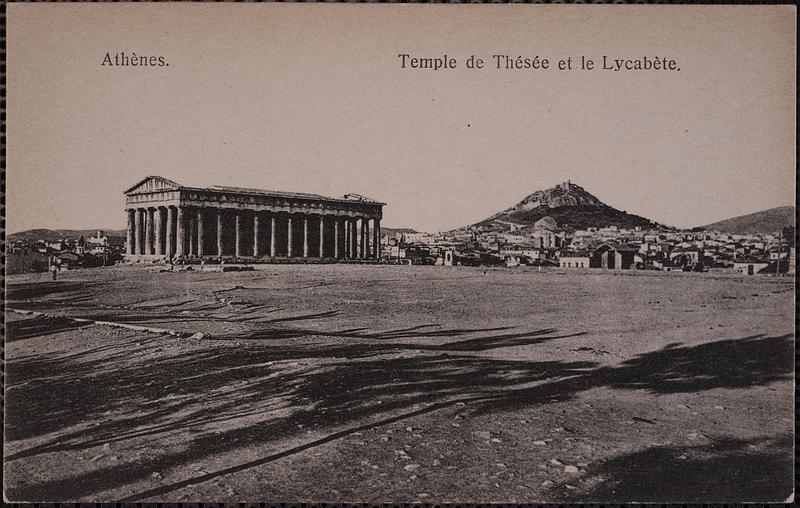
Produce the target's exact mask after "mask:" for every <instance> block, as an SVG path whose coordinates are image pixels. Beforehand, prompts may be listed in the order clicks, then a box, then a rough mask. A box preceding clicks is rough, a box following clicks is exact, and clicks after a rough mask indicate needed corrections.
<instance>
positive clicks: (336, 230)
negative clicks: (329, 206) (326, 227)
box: [333, 217, 339, 259]
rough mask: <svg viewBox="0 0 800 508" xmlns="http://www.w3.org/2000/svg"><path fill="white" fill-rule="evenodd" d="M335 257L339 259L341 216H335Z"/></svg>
mask: <svg viewBox="0 0 800 508" xmlns="http://www.w3.org/2000/svg"><path fill="white" fill-rule="evenodd" d="M333 259H339V217H334V218H333Z"/></svg>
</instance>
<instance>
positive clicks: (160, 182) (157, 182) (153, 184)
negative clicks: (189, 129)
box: [125, 176, 385, 205]
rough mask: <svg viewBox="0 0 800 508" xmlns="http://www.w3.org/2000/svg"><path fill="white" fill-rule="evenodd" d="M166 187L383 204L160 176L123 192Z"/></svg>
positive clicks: (357, 196) (356, 197) (359, 197)
mask: <svg viewBox="0 0 800 508" xmlns="http://www.w3.org/2000/svg"><path fill="white" fill-rule="evenodd" d="M167 189H184V190H196V191H217V192H223V193H232V194H250V195H258V196H274V197H283V198H296V199H312V200H325V201H347V202H361V203H370V204H381V205H383V204H385V203H382V202H380V201H377V200H374V199H370V198H368V197H366V196H362V195H360V194H345V195H344V196H342V197H338V198H336V197H329V196H323V195H321V194H311V193H306V192H286V191H275V190H267V189H254V188H250V187H232V186H225V185H213V186H211V187H205V188H204V187H189V186H186V185H181V184H179V183H177V182H174V181H172V180H169V179H167V178H164V177H161V176H148V177H145V178H144V179H142V180H140V181H139V182H138V183H137V184H136V185H134V186H132V187H131V188H129V189H128V190H126V191H125V194H134V193H147V192H155V191H160V190H167Z"/></svg>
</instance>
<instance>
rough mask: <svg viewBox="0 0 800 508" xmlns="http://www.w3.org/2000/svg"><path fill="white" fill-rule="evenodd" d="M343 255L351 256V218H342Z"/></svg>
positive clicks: (345, 257)
mask: <svg viewBox="0 0 800 508" xmlns="http://www.w3.org/2000/svg"><path fill="white" fill-rule="evenodd" d="M342 257H343V258H344V259H347V258H349V257H350V219H348V218H344V219H342Z"/></svg>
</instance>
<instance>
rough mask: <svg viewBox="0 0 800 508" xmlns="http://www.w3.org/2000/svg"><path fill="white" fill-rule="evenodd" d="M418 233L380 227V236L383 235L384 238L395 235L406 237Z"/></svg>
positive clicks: (407, 229)
mask: <svg viewBox="0 0 800 508" xmlns="http://www.w3.org/2000/svg"><path fill="white" fill-rule="evenodd" d="M418 232H419V231H416V230H414V229H411V228H386V227H383V226H381V235H384V236H386V235H388V236H395V235H396V234H401V235H406V234H410V233H418Z"/></svg>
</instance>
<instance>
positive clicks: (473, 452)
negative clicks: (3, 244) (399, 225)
mask: <svg viewBox="0 0 800 508" xmlns="http://www.w3.org/2000/svg"><path fill="white" fill-rule="evenodd" d="M48 279H49V276H48V275H47V274H42V275H26V276H11V277H9V278H8V279H7V302H6V304H7V308H8V309H15V310H21V311H37V312H42V313H45V314H44V315H37V314H21V313H18V312H13V311H10V310H9V311H7V313H6V320H7V321H6V327H7V328H6V330H7V336H6V344H5V359H6V391H5V395H6V420H5V448H4V457H5V460H4V473H5V478H4V483H5V485H4V492H5V496H6V499H7V500H11V501H145V500H146V501H183V502H188V501H220V502H222V501H226V502H235V501H287V502H289V501H336V502H345V501H356V502H382V501H385V502H392V501H394V502H401V501H408V502H415V501H419V502H431V503H440V502H445V501H450V502H480V503H487V502H514V503H520V502H540V501H552V502H559V503H560V502H586V501H598V502H600V501H660V502H703V501H718V502H723V501H762V502H776V501H778V502H779V501H784V500H785V499H786V498H787V497H789V496H790V495H792V492H793V489H794V486H793V480H792V478H793V460H794V455H793V442H794V430H793V429H794V410H793V407H794V398H793V397H794V358H793V354H794V281H793V279H790V278H773V277H737V276H723V275H710V274H681V273H678V274H676V273H671V274H667V273H632V272H625V273H613V272H600V271H594V270H591V271H589V270H586V271H575V272H569V273H567V272H565V271H563V270H550V271H543V272H537V271H536V270H535V269H527V268H519V269H505V268H502V269H501V268H497V269H483V268H450V267H410V266H405V267H401V266H356V265H286V266H279V265H275V266H269V267H267V268H266V269H265V270H263V271H256V272H239V273H209V272H186V273H159V272H158V269H157V268H155V267H144V266H126V267H115V268H104V269H94V270H83V271H74V272H69V273H66V274H63V275H62V276H61V277H60V278H59V280H57V281H52V280H48ZM70 317H72V318H74V317H81V318H88V319H92V320H103V321H110V322H115V323H128V324H134V325H141V326H148V327H158V328H163V329H168V330H173V331H175V332H178V333H179V334H182V335H168V334H155V333H151V332H146V331H136V330H129V329H122V328H115V327H111V326H107V325H102V324H92V323H87V322H76V321H74V320H72V319H68V318H70ZM195 334H202V336H201V335H195Z"/></svg>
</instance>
